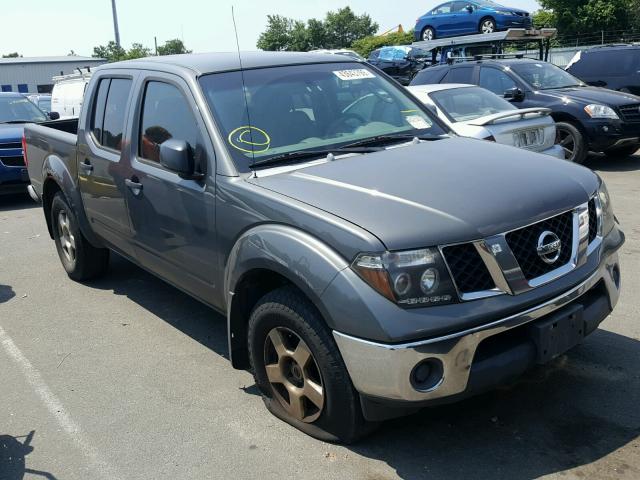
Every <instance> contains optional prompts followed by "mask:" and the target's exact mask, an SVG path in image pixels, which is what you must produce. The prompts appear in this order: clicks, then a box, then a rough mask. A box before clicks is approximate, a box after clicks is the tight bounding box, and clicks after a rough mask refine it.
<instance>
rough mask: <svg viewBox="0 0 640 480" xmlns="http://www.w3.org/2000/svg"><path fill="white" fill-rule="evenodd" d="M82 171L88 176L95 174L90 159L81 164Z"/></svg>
mask: <svg viewBox="0 0 640 480" xmlns="http://www.w3.org/2000/svg"><path fill="white" fill-rule="evenodd" d="M80 169H81V170H82V171H83V172H84V173H86V174H87V175H91V172H93V165H91V162H89V160H88V159H85V161H84V162H82V163H81V164H80Z"/></svg>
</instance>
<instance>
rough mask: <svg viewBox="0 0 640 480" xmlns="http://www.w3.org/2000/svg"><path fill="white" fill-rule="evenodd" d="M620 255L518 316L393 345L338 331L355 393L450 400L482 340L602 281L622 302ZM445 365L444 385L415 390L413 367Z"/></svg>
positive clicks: (462, 386)
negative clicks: (431, 363)
mask: <svg viewBox="0 0 640 480" xmlns="http://www.w3.org/2000/svg"><path fill="white" fill-rule="evenodd" d="M617 264H618V254H617V253H614V254H612V255H611V256H610V257H608V258H607V259H606V260H605V261H603V262H602V263H601V265H600V267H599V268H598V270H596V271H595V272H594V273H593V274H591V275H590V276H589V278H587V279H586V280H584V281H583V282H582V283H580V284H578V285H577V286H575V287H573V288H571V289H570V290H568V291H566V292H564V293H563V294H562V295H559V296H557V297H555V298H553V299H551V300H548V301H546V302H544V303H542V304H540V305H537V306H536V307H533V308H530V309H528V310H525V311H523V312H520V313H518V314H515V315H512V316H509V317H506V318H502V319H500V320H496V321H494V322H491V323H488V324H485V325H482V326H479V327H475V328H472V329H468V330H464V331H461V332H456V333H452V334H449V335H446V336H443V337H439V338H432V339H428V340H423V341H417V342H411V343H405V344H401V345H390V344H382V343H376V342H371V341H368V340H363V339H360V338H356V337H352V336H349V335H345V334H343V333H340V332H337V331H334V332H333V336H334V338H335V340H336V343H337V344H338V348H339V350H340V353H341V355H342V358H343V359H344V362H345V364H346V367H347V370H348V372H349V375H350V376H351V380H352V381H353V385H354V386H355V388H356V390H358V391H359V392H360V393H362V394H365V395H370V396H374V397H379V398H385V399H392V400H403V401H425V400H433V399H437V398H443V397H449V396H452V395H456V394H459V393H462V392H464V391H465V389H466V387H467V383H468V381H469V373H470V370H471V365H472V362H473V358H474V355H475V352H476V349H477V347H478V345H479V344H480V342H481V341H483V340H484V339H486V338H488V337H491V336H493V335H497V334H499V333H502V332H505V331H507V330H510V329H512V328H515V327H518V326H520V325H524V324H526V323H528V322H531V321H534V320H536V319H539V318H541V317H543V316H545V315H548V314H550V313H551V312H553V311H555V310H558V309H559V308H562V307H564V306H565V305H568V304H569V303H571V302H573V301H574V300H576V299H577V298H579V297H580V296H582V295H583V294H584V293H586V292H587V291H589V290H590V289H591V288H592V287H593V286H595V285H596V284H597V283H598V282H599V281H600V280H604V284H605V287H606V291H607V294H608V296H609V303H610V306H611V308H613V307H614V305H615V304H616V303H617V301H618V296H619V282H618V284H616V281H615V280H614V273H613V270H614V267H615V266H617ZM426 359H437V360H438V361H440V362H441V363H442V370H443V375H442V379H441V381H439V382H438V383H437V384H435V385H434V386H433V387H432V388H431V389H429V390H424V391H423V390H417V389H416V388H414V386H413V384H412V382H411V380H410V378H411V372H412V370H413V368H414V367H415V366H416V365H417V364H418V363H420V362H421V361H423V360H426Z"/></svg>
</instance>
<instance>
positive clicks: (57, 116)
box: [47, 112, 60, 120]
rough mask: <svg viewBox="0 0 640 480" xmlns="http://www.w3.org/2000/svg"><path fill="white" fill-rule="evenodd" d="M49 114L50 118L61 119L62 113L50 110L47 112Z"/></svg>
mask: <svg viewBox="0 0 640 480" xmlns="http://www.w3.org/2000/svg"><path fill="white" fill-rule="evenodd" d="M47 116H48V117H49V119H50V120H59V119H60V114H59V113H58V112H49V113H47Z"/></svg>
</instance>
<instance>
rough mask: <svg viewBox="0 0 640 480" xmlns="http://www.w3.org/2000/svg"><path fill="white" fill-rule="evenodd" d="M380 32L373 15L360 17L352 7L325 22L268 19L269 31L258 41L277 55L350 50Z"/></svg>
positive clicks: (279, 16)
mask: <svg viewBox="0 0 640 480" xmlns="http://www.w3.org/2000/svg"><path fill="white" fill-rule="evenodd" d="M377 30H378V24H377V23H375V22H374V21H373V20H371V17H370V16H369V15H367V14H363V15H356V14H355V13H354V12H353V10H351V8H349V7H345V8H341V9H339V10H338V11H336V12H327V15H326V17H325V19H324V20H318V19H315V18H312V19H310V20H309V21H307V23H306V24H305V23H304V22H301V21H299V20H294V19H291V18H287V17H283V16H282V15H267V28H266V29H265V31H264V32H262V33H261V34H260V36H259V37H258V43H257V47H258V48H259V49H261V50H275V51H277V50H287V51H307V50H311V49H316V48H349V47H351V45H352V44H353V42H354V41H356V40H358V39H360V38H363V37H366V36H369V35H373V34H374V33H375V32H376V31H377Z"/></svg>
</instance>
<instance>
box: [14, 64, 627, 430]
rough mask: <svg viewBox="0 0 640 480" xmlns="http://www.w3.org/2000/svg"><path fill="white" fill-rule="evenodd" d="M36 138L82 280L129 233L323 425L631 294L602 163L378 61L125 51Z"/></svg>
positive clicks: (35, 151)
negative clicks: (596, 166) (464, 128)
mask: <svg viewBox="0 0 640 480" xmlns="http://www.w3.org/2000/svg"><path fill="white" fill-rule="evenodd" d="M25 141H26V152H25V154H26V157H27V161H28V169H29V175H30V178H31V182H32V184H31V186H30V187H29V190H30V192H31V195H32V196H33V197H34V198H36V199H37V200H39V201H41V202H42V204H43V207H44V214H45V219H46V222H47V226H48V229H49V233H50V234H51V237H52V238H53V239H54V240H55V244H56V247H57V250H58V254H59V256H60V259H61V261H62V264H63V266H64V268H65V269H66V271H67V273H68V275H69V277H71V278H72V279H74V280H77V281H84V280H87V279H90V278H93V277H96V276H98V275H102V274H104V273H105V272H106V270H107V266H108V259H109V252H110V251H114V252H117V253H118V254H119V255H122V256H124V257H126V258H128V259H130V260H131V261H133V262H135V263H137V264H138V265H140V266H141V267H143V268H145V269H146V270H149V271H150V272H152V273H154V274H155V275H157V276H158V277H160V278H162V279H163V280H165V281H167V282H169V283H171V284H173V285H175V286H176V287H177V288H180V289H181V290H184V291H185V292H187V293H189V294H190V295H192V296H193V297H195V298H197V299H198V300H200V301H202V302H204V303H206V304H207V305H210V306H211V307H212V308H213V309H215V310H217V311H218V312H220V313H222V314H224V315H225V316H226V319H227V322H228V340H229V353H230V358H231V362H232V365H233V366H234V367H236V368H241V369H251V370H252V372H253V374H254V376H255V381H256V384H257V386H258V387H259V389H260V390H261V392H262V394H263V398H264V400H265V404H266V406H267V407H268V409H269V410H270V411H271V412H272V413H273V414H275V415H276V416H278V417H279V418H281V419H283V420H285V421H287V422H289V423H290V424H292V425H294V426H295V427H297V428H299V429H300V430H302V431H304V432H307V433H308V434H310V435H313V436H315V437H317V438H321V439H325V440H329V441H343V442H350V441H354V440H355V439H357V438H358V437H359V436H360V435H361V434H363V433H364V432H367V431H368V430H370V428H371V426H373V425H375V424H377V423H378V422H380V421H382V420H385V419H387V418H392V417H395V416H400V415H404V414H408V413H411V412H414V411H416V410H418V409H420V408H422V407H424V406H427V405H431V404H436V403H442V402H450V401H454V400H457V399H460V398H462V397H465V396H468V395H472V394H474V393H478V392H481V391H483V390H486V389H489V388H492V387H495V386H496V385H499V384H502V383H504V382H508V381H511V380H512V379H514V378H516V377H517V376H519V375H520V374H521V373H523V372H524V371H525V370H527V369H528V368H530V367H532V366H533V365H535V364H540V363H545V362H548V361H549V360H551V359H553V358H554V357H556V356H558V355H560V354H562V353H563V352H565V351H566V350H568V349H569V348H571V347H572V346H574V345H575V344H577V343H578V342H579V341H580V340H581V339H582V338H584V337H585V336H586V335H588V334H590V333H591V332H593V331H594V330H595V329H596V328H597V326H598V325H599V324H600V322H602V320H603V319H604V318H605V317H606V316H607V315H608V314H609V313H610V312H611V310H612V309H613V308H614V306H615V304H616V302H617V300H618V296H619V288H620V268H619V263H618V254H617V250H618V249H619V248H620V246H621V245H622V243H623V241H624V235H623V233H622V231H621V230H620V229H619V227H618V222H617V220H616V219H615V217H614V215H613V212H612V208H611V202H610V200H609V195H608V193H607V190H606V187H605V185H604V183H603V182H602V180H600V178H599V177H598V176H597V175H595V174H594V173H593V172H592V171H590V170H588V169H586V168H584V167H580V166H577V165H574V164H571V163H569V162H565V161H561V160H556V159H552V158H549V157H548V156H544V155H540V154H536V153H533V152H528V151H525V150H521V149H515V148H512V147H507V146H500V145H495V144H492V143H490V142H482V141H477V140H472V139H463V138H458V137H456V136H455V135H453V134H452V133H451V132H450V131H449V130H448V129H447V127H446V126H445V125H443V124H442V123H440V122H439V121H438V119H437V118H435V117H434V116H433V115H431V114H430V112H429V111H428V110H427V109H426V107H424V106H423V105H422V104H421V102H420V101H419V100H417V99H416V98H415V97H413V96H412V95H411V94H410V93H409V92H407V91H406V90H404V89H403V88H401V87H400V86H399V85H398V84H397V83H395V82H394V81H393V80H391V79H390V78H389V77H387V76H386V75H385V74H384V73H382V72H380V71H378V70H376V69H375V68H373V67H371V66H368V65H367V64H366V63H361V62H358V61H356V60H351V59H348V58H343V57H338V56H335V55H323V54H295V53H250V54H244V55H243V56H242V62H241V63H240V61H239V57H238V55H237V54H202V55H181V56H169V57H158V58H152V59H144V60H135V61H128V62H121V63H113V64H109V65H104V66H102V67H100V68H98V69H97V70H96V71H95V73H94V74H93V77H92V79H91V82H90V84H89V85H88V88H87V91H86V99H85V102H84V104H83V107H82V113H81V115H80V118H79V119H78V120H67V121H58V122H49V123H45V124H42V125H28V126H27V127H26V129H25ZM61 295H64V292H62V293H61Z"/></svg>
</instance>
